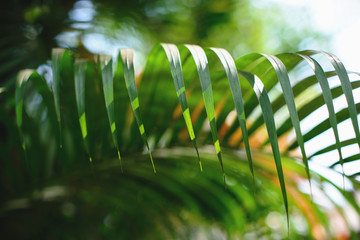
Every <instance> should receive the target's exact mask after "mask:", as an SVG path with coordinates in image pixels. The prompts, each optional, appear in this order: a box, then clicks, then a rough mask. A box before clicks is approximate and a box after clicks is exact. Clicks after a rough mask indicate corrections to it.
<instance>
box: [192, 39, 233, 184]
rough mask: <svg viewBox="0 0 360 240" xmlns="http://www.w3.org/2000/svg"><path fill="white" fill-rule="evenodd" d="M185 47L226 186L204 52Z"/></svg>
mask: <svg viewBox="0 0 360 240" xmlns="http://www.w3.org/2000/svg"><path fill="white" fill-rule="evenodd" d="M185 47H186V48H187V49H189V51H190V53H191V55H192V57H193V59H194V61H195V64H196V68H197V71H198V74H199V79H200V83H201V89H202V95H203V100H204V103H205V110H206V114H207V117H208V120H209V124H210V129H211V135H212V138H213V142H214V147H215V150H216V154H217V156H218V159H219V163H220V166H221V171H222V173H223V178H224V184H225V188H226V179H225V172H224V166H223V162H222V157H221V149H220V143H219V139H218V135H217V129H216V122H215V113H214V100H213V93H212V87H211V81H210V72H209V68H208V62H207V58H206V54H205V52H204V50H203V49H202V48H201V47H199V46H196V45H185Z"/></svg>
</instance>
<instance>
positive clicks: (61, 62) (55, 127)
mask: <svg viewBox="0 0 360 240" xmlns="http://www.w3.org/2000/svg"><path fill="white" fill-rule="evenodd" d="M316 53H317V52H314V51H304V52H300V53H295V54H279V55H277V56H271V55H266V54H255V53H254V54H248V55H245V56H243V57H241V58H239V59H237V60H236V61H235V60H234V59H233V58H232V57H231V55H230V54H229V53H228V52H227V51H226V50H224V49H219V48H210V49H206V51H204V49H202V48H201V47H199V46H195V45H185V46H181V47H179V48H178V47H177V46H175V45H173V44H161V45H157V46H156V47H154V49H153V50H152V52H151V53H150V55H149V56H148V59H147V64H146V66H145V69H144V71H143V73H142V74H140V75H138V76H136V75H135V69H134V52H133V51H132V50H129V49H126V50H120V52H119V54H118V57H117V58H112V57H111V56H100V57H98V64H95V63H94V62H92V61H91V60H76V61H75V64H74V59H73V57H72V56H71V53H70V52H69V51H67V50H63V49H62V50H58V49H57V50H54V52H53V61H52V69H53V79H52V80H51V85H48V83H47V82H46V80H45V79H44V78H43V77H42V76H40V75H39V74H38V73H36V72H28V71H27V72H22V74H20V75H19V81H18V84H17V87H16V118H17V124H18V131H19V132H20V141H21V143H22V146H23V149H24V150H25V153H24V155H25V156H26V161H27V162H28V163H30V162H31V160H32V159H34V158H36V152H37V151H40V152H42V153H43V154H44V155H43V157H42V161H43V164H45V165H46V166H47V171H48V173H47V174H46V176H47V177H44V176H41V171H43V170H41V169H42V168H41V164H40V163H38V164H39V165H36V166H32V167H31V168H30V170H23V172H26V171H30V173H31V174H32V175H34V174H35V175H36V176H40V177H39V179H38V180H37V181H36V182H34V183H33V184H34V185H33V186H32V188H36V186H38V185H37V184H39V183H42V184H46V182H47V178H49V177H50V176H52V177H55V176H57V177H59V176H62V174H63V173H65V172H66V173H69V174H75V173H76V174H80V176H84V177H81V178H87V177H86V174H87V171H85V170H84V169H86V168H87V167H88V164H89V162H88V161H85V160H84V159H86V158H89V157H90V161H91V162H93V174H94V179H98V181H99V186H100V187H101V186H104V185H105V186H106V185H107V184H108V183H109V181H112V180H113V179H115V176H117V177H118V179H117V180H115V181H114V182H112V184H110V185H108V186H107V188H106V189H105V190H104V193H105V192H106V193H109V192H112V191H114V190H113V189H114V188H116V186H117V185H116V184H115V182H118V183H119V184H122V185H121V186H122V187H120V188H122V189H120V190H119V192H116V193H114V194H110V196H109V197H108V199H107V201H108V203H109V205H108V206H103V207H100V208H101V209H102V210H101V211H105V212H106V211H108V209H111V208H112V207H114V203H113V202H114V201H115V199H117V198H121V197H120V196H122V197H123V199H122V200H121V201H120V202H119V207H120V209H127V208H129V209H130V208H131V206H130V205H131V202H132V201H135V200H134V198H136V196H135V195H134V194H135V192H134V191H135V190H134V189H136V188H138V185H141V184H145V185H144V194H145V195H146V197H145V201H147V202H151V203H154V204H151V206H153V208H154V209H150V208H149V209H148V208H144V209H142V208H141V209H138V210H137V211H135V210H134V211H135V212H136V213H137V212H141V211H143V212H145V213H146V214H145V215H146V216H147V217H150V216H153V215H155V216H156V218H157V219H156V220H155V221H153V222H151V220H153V219H151V218H150V219H148V220H149V221H150V222H151V223H149V221H148V220H146V219H145V220H144V221H145V222H147V224H150V225H151V224H153V225H154V226H150V225H149V226H146V227H144V229H146V231H145V230H144V234H146V232H147V231H149V232H150V229H152V230H154V229H155V230H154V231H157V232H158V233H159V235H162V234H165V235H164V236H165V237H166V236H167V237H169V236H168V235H166V234H170V235H171V234H175V235H178V234H179V232H178V226H180V225H187V226H189V224H190V225H191V223H189V222H187V221H188V220H189V219H192V220H194V218H195V215H196V214H195V213H199V214H200V215H202V216H207V215H206V213H205V212H206V211H207V210H208V209H211V211H210V212H209V217H210V218H211V219H216V220H218V222H221V223H222V224H223V225H222V226H221V229H223V230H224V229H225V231H227V232H226V233H224V234H229V236H232V235H234V236H235V235H236V234H244V233H245V232H249V231H250V232H251V231H253V232H254V234H255V232H256V234H260V235H259V236H261V234H262V233H261V231H255V230H250V229H249V227H250V225H251V226H252V227H254V228H256V226H257V225H264V222H261V221H264V218H263V217H260V215H261V214H263V213H265V211H269V209H271V205H273V204H274V205H276V206H278V207H280V206H281V204H280V203H279V201H280V200H279V199H282V201H283V206H285V213H286V216H287V221H286V223H287V224H288V228H289V227H290V231H292V230H291V229H292V226H293V225H294V222H293V220H292V216H293V215H294V211H295V210H294V209H297V210H298V211H300V212H301V214H302V216H303V217H304V218H305V219H306V220H307V222H308V224H309V225H308V228H309V229H308V230H309V232H310V235H312V236H313V237H314V238H318V235H317V234H320V235H319V236H320V237H319V238H326V237H328V235H327V234H326V233H325V232H326V230H327V229H326V228H327V227H328V224H329V223H328V220H327V219H326V217H325V215H324V214H325V212H324V210H323V209H322V208H321V207H319V206H317V205H316V204H313V203H312V201H311V198H310V196H309V194H307V193H304V192H302V191H300V190H299V185H300V184H302V183H303V181H305V180H306V179H307V180H308V181H309V182H310V179H311V181H312V182H313V183H314V184H312V185H311V188H310V189H312V188H315V189H316V191H320V192H322V193H323V194H324V195H326V196H327V195H328V193H326V191H325V190H324V189H321V188H322V186H323V185H324V182H327V183H329V184H333V183H332V182H331V181H329V180H328V179H326V177H324V176H321V175H320V174H319V173H316V172H314V171H313V172H312V171H311V167H309V162H311V161H310V160H311V159H312V157H313V156H318V155H320V154H323V153H327V152H329V151H333V150H336V151H337V152H338V156H339V160H338V161H337V162H336V163H334V164H333V165H332V166H330V168H331V171H333V172H336V171H335V170H334V169H335V167H336V166H337V165H338V164H340V165H341V166H343V165H344V164H347V163H349V162H353V161H357V160H358V159H359V158H358V155H359V153H358V152H355V153H353V155H351V156H347V157H346V158H343V156H342V148H343V147H345V146H349V145H351V144H358V145H359V144H360V142H359V139H360V138H359V135H360V134H359V126H358V122H357V111H358V108H359V106H360V105H359V104H355V101H354V96H353V93H352V91H353V89H356V88H358V87H359V86H360V85H359V82H360V81H358V80H356V81H352V82H350V80H349V77H348V74H350V73H347V72H346V70H345V68H344V66H343V65H342V63H341V62H340V61H339V60H338V59H337V58H336V57H335V56H334V55H331V54H327V53H325V55H326V56H327V57H328V58H329V59H330V61H331V63H332V64H333V66H334V69H335V71H330V72H325V71H324V70H323V69H322V66H321V64H320V63H319V62H317V61H316V60H315V59H314V58H312V57H311V55H313V54H316ZM301 64H308V65H309V66H310V67H311V68H309V69H311V70H312V71H313V72H312V74H310V75H309V76H306V77H305V78H302V79H293V77H292V75H291V73H292V72H296V71H297V67H298V66H300V65H301ZM289 73H290V74H289ZM337 76H338V77H339V79H340V82H341V87H340V86H337V87H334V88H332V89H331V88H330V85H329V83H328V81H329V79H330V78H333V77H337ZM317 82H319V84H320V90H317V89H315V88H314V85H315V84H316V83H317ZM50 86H52V87H50ZM174 86H175V88H174ZM240 86H241V87H240ZM27 94H30V97H31V94H35V95H36V94H38V95H40V100H39V101H40V103H41V104H40V105H36V106H35V105H34V104H33V103H32V102H31V101H26V99H31V98H29V96H27ZM304 94H306V95H304ZM343 94H344V95H345V97H346V100H347V103H348V108H347V109H343V110H341V111H339V112H335V110H334V105H333V101H334V99H335V98H337V97H339V96H341V95H343ZM33 99H34V97H33ZM32 105H34V106H32ZM322 106H325V107H327V109H328V112H329V118H328V119H326V120H325V121H323V122H321V123H319V124H314V126H312V127H313V128H312V129H310V130H308V131H307V132H304V131H303V130H302V129H301V124H300V123H301V121H302V120H303V119H305V118H306V117H307V116H309V115H310V114H312V113H313V112H315V111H316V110H317V109H318V108H320V107H322ZM34 112H38V114H37V115H36V116H35V117H34ZM41 114H42V115H41ZM181 115H183V120H180V116H181ZM39 116H43V117H39ZM215 119H216V121H215ZM236 119H238V121H236ZM346 119H350V120H351V122H352V125H353V128H354V129H355V130H354V134H355V136H356V137H355V138H353V139H351V140H347V141H340V137H339V133H338V132H339V131H338V127H337V125H338V124H339V123H340V122H342V121H344V120H346ZM34 123H35V124H34ZM109 124H110V125H109ZM36 125H37V127H32V126H36ZM48 128H49V129H51V131H44V129H48ZM145 129H146V133H145ZM328 130H330V131H332V132H333V133H334V136H335V144H330V146H326V147H324V148H322V149H318V150H317V152H315V153H312V154H309V153H308V154H307V153H306V151H305V150H306V148H305V146H306V144H307V143H308V142H309V140H311V139H313V138H314V137H315V136H319V135H320V134H322V133H324V132H326V131H328ZM139 131H140V135H139ZM292 132H294V137H292V138H290V140H288V138H289V136H290V135H291V134H292ZM39 133H40V134H39ZM35 136H36V138H35ZM195 136H196V137H195ZM49 139H52V140H51V141H50V142H53V143H54V146H61V145H62V146H63V147H62V148H58V147H54V148H53V149H52V150H51V151H50V149H47V147H46V143H47V141H49ZM189 140H190V141H189ZM190 142H192V145H193V146H194V151H192V150H189V148H183V147H184V146H188V144H189V143H190ZM55 143H56V144H55ZM209 144H212V145H214V147H212V148H208V147H207V145H209ZM220 146H221V148H220ZM35 147H36V150H34V148H35ZM243 147H244V150H242V149H243ZM179 149H181V150H179ZM220 149H221V150H220ZM230 149H235V150H230ZM239 149H240V150H239ZM295 149H298V150H296V151H294V150H295ZM114 150H116V151H114ZM269 150H271V151H272V155H271V153H269ZM142 151H144V152H148V153H149V155H150V160H151V164H152V168H153V171H154V172H155V173H156V172H157V175H156V176H154V175H153V174H149V172H148V170H149V169H148V168H149V167H148V166H147V165H146V164H145V163H144V162H143V160H144V158H145V157H144V156H143V155H142V154H140V153H141V152H142ZM116 152H117V153H118V158H119V159H120V160H121V166H122V169H123V170H124V171H123V174H122V175H121V174H119V175H117V173H115V172H116V171H115V170H110V167H109V166H114V165H112V164H113V162H112V161H111V160H110V159H112V158H114V157H115V156H114V153H116ZM152 152H153V156H152ZM120 153H121V157H120ZM271 156H272V157H271ZM215 158H217V160H218V162H219V163H220V170H221V172H222V175H223V182H224V183H225V184H226V185H227V186H228V187H227V189H228V191H227V192H225V191H224V189H223V188H221V187H220V186H219V184H220V183H221V181H220V180H219V176H218V174H219V172H218V170H219V169H217V167H216V166H215V165H214V162H215ZM64 159H65V160H64ZM104 159H105V160H106V161H103V160H104ZM200 159H202V161H200ZM298 159H302V162H303V163H302V165H300V164H299V163H298ZM100 160H101V161H100ZM154 160H155V162H156V170H155V164H154ZM190 160H192V163H193V162H194V160H197V162H199V164H200V169H201V172H203V175H204V176H203V177H201V176H200V175H199V176H198V174H199V173H198V172H196V171H195V170H194V169H193V167H194V166H193V165H192V163H191V161H190ZM107 162H108V163H109V165H107ZM158 162H159V164H158ZM244 165H248V167H249V168H250V171H249V170H247V171H246V170H245V169H244ZM224 169H225V170H224ZM31 171H33V172H31ZM82 171H84V172H82ZM359 172H360V171H359V170H357V171H356V172H355V173H353V174H352V175H351V176H348V175H346V174H345V172H344V171H343V172H342V174H343V178H344V183H345V181H347V182H348V181H349V182H350V183H352V185H351V186H355V189H357V187H356V186H358V180H356V176H357V175H358V174H359ZM104 174H105V175H104ZM106 174H110V175H109V178H107V177H106ZM74 178H76V176H74ZM70 179H71V177H70ZM69 181H70V182H71V181H73V180H69ZM242 183H243V184H244V185H241V184H242ZM83 184H85V183H79V186H77V187H78V188H79V189H86V190H83V191H85V192H86V191H88V192H87V193H85V195H84V196H86V194H89V195H93V196H94V199H92V200H91V201H90V202H89V204H90V205H91V206H96V207H99V206H98V203H97V201H100V200H99V199H100V197H101V196H100V195H99V194H100V193H99V192H97V190H96V187H95V186H86V187H85V186H84V185H83ZM226 185H225V186H226ZM332 186H333V187H334V188H336V189H337V191H339V192H340V193H342V194H343V196H344V197H345V199H346V201H347V202H349V204H350V205H351V206H352V207H353V208H354V209H355V211H356V213H357V214H359V212H360V210H359V207H358V205H357V204H356V200H354V196H353V193H352V192H351V191H348V190H347V191H345V189H347V188H345V187H344V186H343V187H344V191H343V192H342V191H341V190H340V189H341V187H340V188H339V186H338V185H336V184H333V185H332ZM64 187H65V188H69V185H67V184H65V185H64ZM133 188H134V189H133ZM251 189H252V190H253V191H254V193H255V196H251V194H250V195H249V193H247V191H248V190H251ZM264 189H272V190H271V194H274V196H276V197H275V198H274V199H273V200H269V201H270V203H267V202H266V203H265V202H262V200H261V199H262V198H264V199H271V198H272V196H266V193H263V192H262V191H263V190H264ZM66 191H70V192H71V191H77V190H74V189H73V190H71V189H68V190H66ZM145 195H144V196H145ZM315 195H316V194H315ZM61 198H62V199H71V201H76V202H82V201H85V202H86V199H85V198H84V199H79V197H76V196H74V195H71V194H70V196H66V197H64V196H62V197H61ZM97 198H99V199H98V200H96V199H97ZM327 198H329V199H331V197H329V196H327ZM168 200H171V202H172V203H174V204H175V205H174V206H178V207H179V208H177V207H174V209H171V208H170V207H169V208H164V207H163V206H162V205H161V201H163V202H166V201H168ZM69 201H70V200H69ZM156 201H160V203H159V204H155V202H156ZM280 202H281V201H280ZM333 204H334V205H335V206H337V207H339V205H338V204H337V203H336V202H335V203H333ZM240 206H242V207H244V209H241V207H240ZM262 207H263V209H262V210H258V211H259V212H256V209H257V208H262ZM175 209H176V210H177V209H185V210H184V211H186V213H184V214H185V215H186V214H190V217H189V219H188V218H186V217H184V216H177V215H176V214H175V212H174V210H175ZM158 211H165V212H166V214H165V215H164V216H159V215H156V214H154V213H156V212H158ZM262 211H264V212H262ZM339 212H341V215H342V216H344V213H343V211H342V210H341V209H339ZM226 214H229V215H226ZM237 214H238V215H237ZM252 214H254V215H252ZM256 214H258V215H256ZM265 214H266V213H265ZM111 217H114V218H115V219H117V220H116V221H117V224H123V222H122V221H121V219H120V218H119V217H116V216H115V215H111ZM163 218H164V219H169V218H170V219H173V220H172V221H171V222H170V223H168V224H169V225H170V226H167V225H166V224H165V222H166V221H165V220H164V219H163ZM197 221H199V222H201V223H204V222H203V220H202V219H195V222H197ZM244 221H249V222H250V223H251V224H250V225H249V224H246V222H244ZM214 222H216V221H214ZM159 226H162V227H164V228H167V227H169V228H168V230H169V231H164V230H162V229H157V228H158V227H159ZM165 226H166V227H165ZM201 226H204V227H205V228H206V226H205V225H201ZM285 226H286V224H285ZM316 226H319V227H320V226H323V228H324V229H323V231H324V232H320V233H316V230H315V229H316ZM285 229H286V227H285ZM198 230H199V229H198ZM124 234H126V233H124ZM292 234H295V233H290V236H292ZM296 234H297V233H296ZM296 234H295V235H296ZM295 235H294V236H295ZM299 235H301V234H299ZM144 236H146V235H144ZM296 236H298V235H296ZM124 237H126V236H125V235H124ZM139 237H140V236H139Z"/></svg>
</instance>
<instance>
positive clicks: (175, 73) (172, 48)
mask: <svg viewBox="0 0 360 240" xmlns="http://www.w3.org/2000/svg"><path fill="white" fill-rule="evenodd" d="M161 46H162V48H163V49H164V51H165V53H166V57H167V59H168V61H169V64H170V69H171V75H172V77H173V80H174V85H175V88H176V94H177V96H178V98H179V103H180V106H181V110H182V113H183V117H184V120H185V123H186V127H187V129H188V132H189V136H190V140H191V141H192V142H193V144H194V147H195V150H196V154H197V156H198V160H199V166H200V170H201V172H202V171H203V169H202V164H201V160H200V156H199V150H198V148H197V145H196V137H195V133H194V129H193V125H192V122H191V117H190V111H189V107H188V104H187V99H186V92H185V84H184V79H183V74H182V68H181V59H180V53H179V49H178V48H177V47H176V45H174V44H166V43H162V44H161Z"/></svg>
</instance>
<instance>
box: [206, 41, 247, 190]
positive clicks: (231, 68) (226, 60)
mask: <svg viewBox="0 0 360 240" xmlns="http://www.w3.org/2000/svg"><path fill="white" fill-rule="evenodd" d="M210 49H211V50H212V51H213V52H214V53H215V54H216V55H217V56H218V58H219V59H220V61H221V63H222V65H223V67H224V70H225V73H226V76H227V78H228V81H229V84H230V89H231V93H232V96H233V100H234V104H235V109H236V112H237V116H238V121H239V124H240V127H241V131H242V135H243V141H244V144H245V151H246V155H247V158H248V161H249V168H250V171H251V175H252V179H253V183H254V169H253V163H252V157H251V151H250V144H249V137H248V132H247V130H246V119H245V111H244V103H243V98H242V93H241V87H240V81H239V76H238V73H237V69H236V65H235V62H234V59H233V58H232V57H231V55H230V53H229V52H228V51H226V50H225V49H222V48H210Z"/></svg>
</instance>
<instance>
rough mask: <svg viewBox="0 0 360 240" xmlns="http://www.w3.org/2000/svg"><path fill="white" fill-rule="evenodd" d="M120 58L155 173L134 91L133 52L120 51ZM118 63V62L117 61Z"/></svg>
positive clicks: (135, 113) (135, 91)
mask: <svg viewBox="0 0 360 240" xmlns="http://www.w3.org/2000/svg"><path fill="white" fill-rule="evenodd" d="M120 57H121V60H122V63H123V67H124V68H123V69H124V76H125V84H126V88H127V91H128V94H129V98H130V102H131V106H132V109H133V112H134V115H135V119H136V122H137V124H138V128H139V131H140V134H141V137H142V139H143V140H144V142H145V144H146V147H147V149H148V152H149V156H150V160H151V164H152V167H153V170H154V173H156V169H155V165H154V161H153V158H152V155H151V151H150V147H149V143H148V141H147V137H146V133H145V128H144V124H143V121H142V119H141V115H140V109H139V107H140V106H139V98H138V94H137V89H136V82H135V71H134V51H133V50H132V49H121V50H120ZM119 61H120V60H119Z"/></svg>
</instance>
